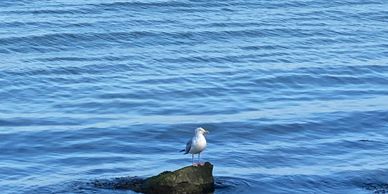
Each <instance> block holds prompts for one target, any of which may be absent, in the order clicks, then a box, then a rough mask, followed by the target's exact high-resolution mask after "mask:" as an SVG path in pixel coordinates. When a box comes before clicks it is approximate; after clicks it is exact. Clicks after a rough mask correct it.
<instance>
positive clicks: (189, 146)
mask: <svg viewBox="0 0 388 194" xmlns="http://www.w3.org/2000/svg"><path fill="white" fill-rule="evenodd" d="M191 142H192V140H191V139H190V140H189V141H188V142H187V144H186V149H185V154H188V153H189V151H190V149H191Z"/></svg>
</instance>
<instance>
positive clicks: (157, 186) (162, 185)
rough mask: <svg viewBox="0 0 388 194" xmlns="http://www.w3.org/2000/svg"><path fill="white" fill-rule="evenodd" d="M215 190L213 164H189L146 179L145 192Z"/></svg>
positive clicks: (204, 191)
mask: <svg viewBox="0 0 388 194" xmlns="http://www.w3.org/2000/svg"><path fill="white" fill-rule="evenodd" d="M213 191H214V179H213V165H212V164H210V163H209V162H206V163H205V164H204V165H203V166H187V167H184V168H181V169H179V170H176V171H174V172H168V171H167V172H163V173H161V174H159V175H157V176H153V177H150V178H148V179H146V180H145V181H144V183H143V185H142V192H144V193H210V192H213Z"/></svg>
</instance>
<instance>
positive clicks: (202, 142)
mask: <svg viewBox="0 0 388 194" xmlns="http://www.w3.org/2000/svg"><path fill="white" fill-rule="evenodd" d="M194 132H195V135H194V137H193V138H191V139H190V140H189V141H188V142H187V144H186V149H183V150H181V152H185V153H184V154H188V153H190V154H191V161H192V163H193V166H196V164H194V154H198V163H199V164H201V163H200V157H201V152H202V151H203V150H204V149H205V148H206V139H205V136H204V135H205V134H207V133H209V131H206V130H205V129H204V128H202V127H199V128H197V129H195V131H194Z"/></svg>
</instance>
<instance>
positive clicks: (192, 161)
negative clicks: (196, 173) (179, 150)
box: [191, 154, 194, 166]
mask: <svg viewBox="0 0 388 194" xmlns="http://www.w3.org/2000/svg"><path fill="white" fill-rule="evenodd" d="M191 163H192V164H193V166H194V154H191Z"/></svg>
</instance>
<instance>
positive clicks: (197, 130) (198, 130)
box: [195, 127, 209, 135]
mask: <svg viewBox="0 0 388 194" xmlns="http://www.w3.org/2000/svg"><path fill="white" fill-rule="evenodd" d="M195 133H196V134H202V135H205V134H207V133H209V131H207V130H206V129H204V128H202V127H199V128H197V129H195Z"/></svg>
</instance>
